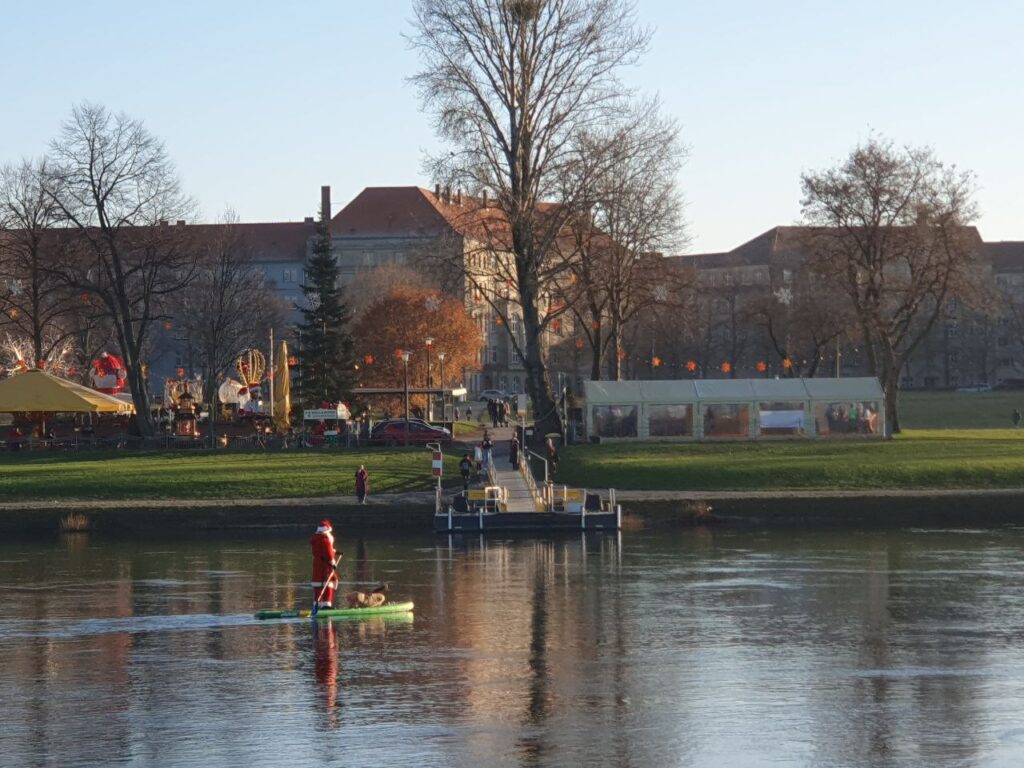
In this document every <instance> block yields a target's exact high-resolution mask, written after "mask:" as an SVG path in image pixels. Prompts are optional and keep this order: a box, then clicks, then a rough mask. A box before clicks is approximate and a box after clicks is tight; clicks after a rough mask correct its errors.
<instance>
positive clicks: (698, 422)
mask: <svg viewBox="0 0 1024 768" xmlns="http://www.w3.org/2000/svg"><path fill="white" fill-rule="evenodd" d="M584 396H585V400H586V406H585V408H584V422H585V426H586V432H587V436H588V438H589V439H590V440H592V441H598V440H599V441H610V440H629V439H634V440H705V439H706V440H714V439H733V440H753V439H761V438H782V437H789V438H793V437H815V436H820V437H841V436H861V437H882V436H883V435H884V434H885V425H884V419H885V408H884V403H885V398H884V396H883V393H882V388H881V386H880V385H879V383H878V380H877V379H875V378H870V377H864V378H859V377H858V378H846V379H701V380H679V381H671V380H658V381H587V382H584Z"/></svg>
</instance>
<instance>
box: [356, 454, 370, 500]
mask: <svg viewBox="0 0 1024 768" xmlns="http://www.w3.org/2000/svg"><path fill="white" fill-rule="evenodd" d="M369 492H370V473H369V472H367V471H366V467H364V466H363V465H362V464H360V465H359V469H357V470H356V496H358V497H359V503H360V504H365V503H366V494H367V493H369Z"/></svg>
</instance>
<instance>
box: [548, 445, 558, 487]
mask: <svg viewBox="0 0 1024 768" xmlns="http://www.w3.org/2000/svg"><path fill="white" fill-rule="evenodd" d="M557 471H558V449H557V448H555V441H554V440H552V439H551V438H550V437H549V438H548V479H551V478H554V476H555V473H556V472H557Z"/></svg>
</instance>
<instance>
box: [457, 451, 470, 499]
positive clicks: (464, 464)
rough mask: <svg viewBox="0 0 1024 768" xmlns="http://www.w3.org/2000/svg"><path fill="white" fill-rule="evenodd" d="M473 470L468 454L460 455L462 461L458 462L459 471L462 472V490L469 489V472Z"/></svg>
mask: <svg viewBox="0 0 1024 768" xmlns="http://www.w3.org/2000/svg"><path fill="white" fill-rule="evenodd" d="M472 471H473V460H472V459H471V458H470V457H469V454H468V453H467V454H465V455H464V456H463V457H462V461H460V462H459V472H460V473H461V474H462V490H464V491H468V490H469V473H470V472H472Z"/></svg>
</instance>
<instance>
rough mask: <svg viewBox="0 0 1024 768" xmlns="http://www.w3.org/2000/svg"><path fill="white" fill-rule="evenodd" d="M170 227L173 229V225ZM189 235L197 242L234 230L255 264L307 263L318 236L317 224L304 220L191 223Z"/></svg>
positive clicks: (188, 229) (188, 227) (188, 228)
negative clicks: (312, 241) (311, 243)
mask: <svg viewBox="0 0 1024 768" xmlns="http://www.w3.org/2000/svg"><path fill="white" fill-rule="evenodd" d="M168 226H171V227H173V226H174V225H173V224H169V225H168ZM186 226H187V231H188V234H189V235H191V236H195V237H196V238H197V239H206V238H212V237H215V236H216V235H217V234H218V233H220V232H221V231H223V230H224V229H225V228H227V227H234V228H235V229H236V230H237V231H238V233H239V235H240V237H241V239H242V241H243V243H244V244H245V245H246V246H247V247H248V248H250V249H251V250H252V255H253V259H254V260H256V261H296V260H297V261H305V259H306V244H307V243H308V242H309V239H310V238H311V237H313V236H314V235H315V234H316V225H315V224H313V223H312V222H303V221H278V222H263V223H257V224H240V223H239V224H189V225H186Z"/></svg>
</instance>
